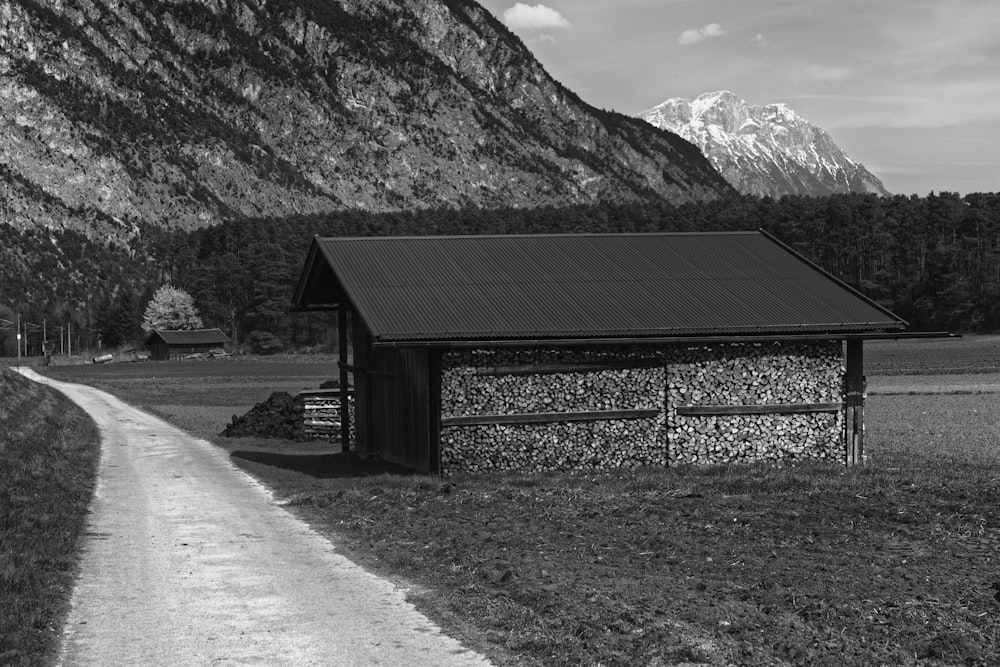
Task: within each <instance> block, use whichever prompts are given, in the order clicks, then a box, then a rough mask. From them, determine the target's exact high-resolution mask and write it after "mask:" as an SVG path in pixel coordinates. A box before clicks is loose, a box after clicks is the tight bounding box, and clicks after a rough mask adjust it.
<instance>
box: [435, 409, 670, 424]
mask: <svg viewBox="0 0 1000 667" xmlns="http://www.w3.org/2000/svg"><path fill="white" fill-rule="evenodd" d="M659 414H660V411H659V410H591V411H586V412H530V413H522V414H510V415H469V416H464V417H442V418H441V426H442V427H446V426H481V425H483V424H552V423H558V422H576V421H610V420H613V419H651V418H653V417H656V416H657V415H659Z"/></svg>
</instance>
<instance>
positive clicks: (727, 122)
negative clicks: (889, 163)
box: [639, 91, 889, 197]
mask: <svg viewBox="0 0 1000 667" xmlns="http://www.w3.org/2000/svg"><path fill="white" fill-rule="evenodd" d="M639 117H640V118H642V119H644V120H646V121H647V122H649V123H650V124H652V125H654V126H656V127H659V128H662V129H665V130H670V131H671V132H676V133H677V134H679V135H681V136H682V137H684V138H685V139H688V140H689V141H691V142H692V143H694V144H696V145H697V146H698V147H699V148H701V150H702V151H703V152H704V153H705V155H706V156H707V157H708V159H709V161H710V162H711V163H712V164H713V165H714V166H715V168H716V169H718V170H719V172H720V173H721V174H722V175H723V176H724V177H725V178H726V180H727V181H729V182H730V183H731V184H732V185H733V187H735V188H736V189H737V190H739V191H740V192H741V193H743V194H752V195H757V196H768V195H769V196H771V197H780V196H781V195H787V194H799V195H814V196H824V195H831V194H840V193H848V192H861V193H875V194H879V195H888V194H889V192H888V191H887V190H886V189H885V187H883V185H882V182H881V181H880V180H879V179H878V178H877V177H876V176H875V175H873V174H872V173H871V172H869V171H868V170H867V169H865V167H864V166H863V165H861V164H860V163H858V162H856V161H854V160H853V159H851V157H850V156H849V155H847V154H846V153H845V152H844V151H843V150H841V148H840V147H839V146H837V144H836V143H835V142H834V140H833V138H832V137H831V136H830V135H829V134H827V133H826V132H825V131H824V130H822V129H821V128H818V127H816V126H814V125H811V124H810V123H809V122H807V121H806V120H804V119H802V118H801V117H800V116H799V115H798V114H796V113H795V112H794V111H792V109H791V108H789V107H788V105H786V104H768V105H766V106H762V107H761V106H752V105H749V104H747V103H746V102H745V101H743V100H742V99H740V98H739V97H737V96H736V95H734V94H733V93H731V92H728V91H721V92H716V93H707V94H705V95H701V96H699V97H698V98H696V99H694V100H687V99H680V98H674V99H670V100H667V101H666V102H664V103H663V104H660V105H658V106H655V107H653V108H652V109H649V110H647V111H643V112H642V113H640V114H639Z"/></svg>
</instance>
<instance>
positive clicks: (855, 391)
mask: <svg viewBox="0 0 1000 667" xmlns="http://www.w3.org/2000/svg"><path fill="white" fill-rule="evenodd" d="M844 393H845V396H844V404H845V406H846V415H845V416H846V419H845V420H844V429H845V435H846V438H845V440H846V442H845V445H846V457H845V461H844V462H845V463H846V464H847V465H848V466H855V465H864V462H865V357H864V341H863V340H858V339H849V340H848V341H847V376H846V377H845V379H844Z"/></svg>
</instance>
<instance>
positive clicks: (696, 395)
mask: <svg viewBox="0 0 1000 667" xmlns="http://www.w3.org/2000/svg"><path fill="white" fill-rule="evenodd" d="M668 357H669V362H670V365H669V367H668V372H667V387H668V389H667V390H668V397H669V400H668V401H667V406H668V409H667V434H668V439H669V442H670V458H671V461H672V462H676V463H695V464H708V463H731V462H745V461H759V460H776V459H803V458H819V459H834V458H837V457H839V456H842V452H843V448H842V444H841V440H842V430H843V413H842V412H840V411H837V412H817V413H805V414H795V413H778V414H736V415H678V414H677V411H676V408H677V407H678V406H722V405H733V406H751V407H752V406H759V405H788V404H818V403H839V402H840V401H841V400H842V383H843V380H842V377H843V370H844V369H843V367H842V366H841V348H840V343H839V342H838V341H833V342H820V343H796V344H790V343H783V344H777V343H770V344H754V345H726V346H713V347H707V346H703V347H693V348H687V349H684V348H682V349H679V350H677V351H675V352H673V353H671V354H669V355H668Z"/></svg>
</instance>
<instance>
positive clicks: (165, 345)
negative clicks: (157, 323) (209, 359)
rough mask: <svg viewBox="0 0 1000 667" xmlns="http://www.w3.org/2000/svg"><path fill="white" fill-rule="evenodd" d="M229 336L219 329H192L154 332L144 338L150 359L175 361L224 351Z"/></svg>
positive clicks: (158, 330)
mask: <svg viewBox="0 0 1000 667" xmlns="http://www.w3.org/2000/svg"><path fill="white" fill-rule="evenodd" d="M230 342H232V341H230V339H229V336H227V335H226V334H224V333H222V330H221V329H192V330H188V331H169V330H164V329H157V330H154V331H153V332H152V333H150V334H149V336H148V337H147V338H146V349H148V350H149V356H150V358H151V359H156V360H161V361H162V360H164V359H177V358H181V357H186V356H189V355H192V354H205V353H208V352H210V351H212V350H218V349H225V346H226V345H228V344H229V343H230Z"/></svg>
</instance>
